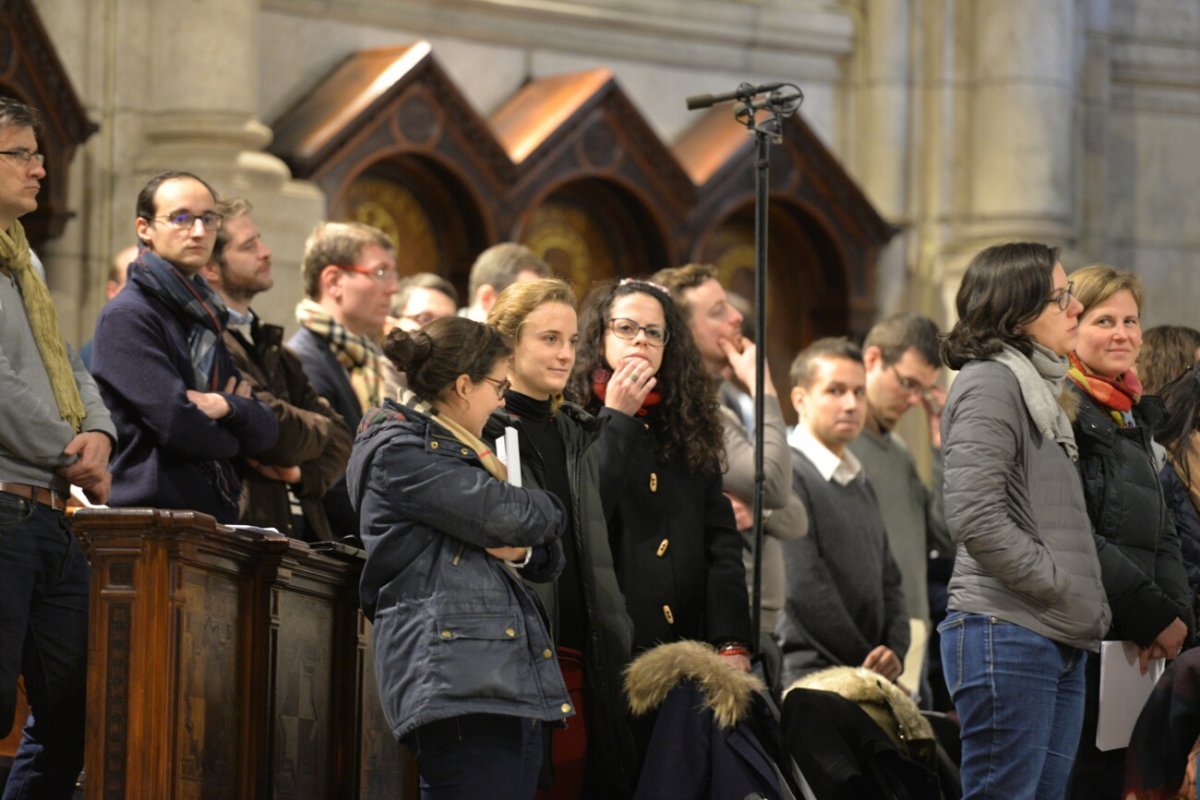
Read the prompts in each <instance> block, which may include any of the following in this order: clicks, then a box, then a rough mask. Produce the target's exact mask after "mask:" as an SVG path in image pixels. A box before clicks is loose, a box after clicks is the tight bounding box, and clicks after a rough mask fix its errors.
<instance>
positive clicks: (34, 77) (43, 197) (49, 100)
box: [0, 0, 97, 248]
mask: <svg viewBox="0 0 1200 800" xmlns="http://www.w3.org/2000/svg"><path fill="white" fill-rule="evenodd" d="M0 94H4V95H7V96H9V97H12V98H15V99H17V100H20V101H21V102H23V103H26V104H27V105H31V106H33V107H34V108H36V109H37V110H38V113H39V114H40V115H41V118H42V125H43V130H42V132H41V136H40V137H39V141H38V148H39V149H40V150H41V151H42V152H43V153H45V154H46V178H45V180H44V181H43V182H42V191H41V192H40V193H39V195H38V207H37V210H36V211H33V212H31V213H29V214H26V215H25V216H24V217H22V218H21V222H22V224H23V225H24V227H25V232H26V235H27V236H28V237H29V242H30V244H32V245H33V246H34V247H35V248H36V247H37V246H38V245H39V244H41V243H42V242H44V241H45V240H46V239H49V238H53V237H56V236H59V235H61V234H62V231H63V227H64V226H65V225H66V224H67V220H69V219H70V218H71V217H73V216H74V212H72V211H71V210H70V209H69V208H68V205H67V198H68V193H67V175H68V172H69V170H68V167H69V166H70V164H71V159H72V158H73V157H74V155H75V148H76V147H78V146H79V145H80V144H82V143H83V142H85V141H86V140H87V138H88V137H89V136H91V135H92V134H93V133H95V132H96V130H97V126H96V125H95V124H94V123H92V122H91V121H89V120H88V118H87V112H86V111H85V110H84V108H83V104H82V103H81V102H80V101H79V97H78V96H77V95H76V94H75V90H74V89H73V88H72V87H71V82H70V79H69V78H68V76H67V72H66V70H65V69H64V68H63V65H62V62H61V61H60V60H59V58H58V53H57V52H56V51H55V49H54V45H53V43H52V42H51V41H50V37H49V35H47V33H46V29H45V27H44V26H43V25H42V21H41V19H39V18H38V15H37V9H36V8H35V7H34V5H33V4H32V3H31V2H30V0H0Z"/></svg>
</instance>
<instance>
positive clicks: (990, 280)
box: [938, 244, 1110, 800]
mask: <svg viewBox="0 0 1200 800" xmlns="http://www.w3.org/2000/svg"><path fill="white" fill-rule="evenodd" d="M956 304H957V308H958V314H959V321H958V323H957V324H956V325H955V326H954V328H953V330H951V331H950V333H949V334H948V335H947V337H946V340H945V341H944V342H943V345H942V356H943V359H944V360H945V361H946V363H947V364H948V365H950V366H951V367H952V368H954V369H960V370H962V371H961V373H960V374H959V376H958V378H957V379H956V380H955V382H954V386H953V388H952V389H951V391H950V395H949V397H948V398H947V401H946V408H945V411H944V412H943V414H942V437H943V441H944V448H945V503H946V521H947V523H948V525H949V528H950V532H951V534H952V535H953V537H954V541H955V543H956V545H957V553H956V555H955V564H954V574H953V577H952V578H951V580H950V600H949V609H950V614H949V615H948V616H947V618H946V620H945V621H944V622H943V623H942V624H941V625H939V626H938V630H939V632H940V633H941V636H942V664H943V669H944V671H945V676H946V685H947V687H948V688H949V689H950V693H951V696H952V697H953V698H954V704H955V708H956V709H957V711H958V715H959V720H960V724H961V729H962V781H963V797H964V800H975V798H1017V797H1019V798H1038V799H1039V800H1042V799H1045V800H1049V799H1050V798H1062V797H1064V796H1065V794H1066V790H1067V786H1068V781H1069V777H1070V773H1071V766H1072V763H1073V761H1074V757H1075V750H1076V745H1077V744H1078V741H1079V733H1080V729H1081V725H1082V722H1083V687H1084V662H1085V655H1086V651H1088V650H1094V649H1096V648H1097V647H1098V645H1099V640H1100V638H1101V636H1103V634H1104V632H1105V630H1107V628H1108V624H1109V618H1110V615H1109V608H1108V603H1107V600H1106V599H1105V594H1104V587H1103V585H1102V583H1101V580H1100V565H1099V562H1098V560H1097V558H1096V548H1095V544H1094V542H1093V539H1092V532H1091V523H1090V522H1089V521H1088V516H1087V508H1086V506H1085V503H1084V497H1083V491H1082V487H1081V485H1080V481H1079V475H1078V472H1077V471H1076V469H1075V466H1074V463H1073V462H1074V460H1075V458H1076V457H1077V449H1076V445H1075V439H1074V436H1073V434H1072V430H1071V422H1070V420H1069V418H1068V416H1067V413H1066V411H1065V410H1064V409H1063V407H1062V406H1061V405H1060V402H1059V401H1060V399H1061V396H1062V395H1063V393H1064V379H1065V377H1066V373H1067V365H1068V363H1067V359H1066V357H1065V356H1066V354H1067V353H1069V352H1070V351H1071V349H1072V347H1073V345H1074V343H1075V336H1076V332H1077V329H1078V317H1079V314H1080V312H1081V310H1082V306H1080V304H1079V302H1078V301H1077V300H1076V299H1075V298H1074V297H1072V296H1071V286H1070V284H1069V283H1068V281H1067V276H1066V273H1065V272H1064V271H1063V268H1062V265H1061V264H1059V263H1058V256H1057V251H1055V250H1054V249H1052V248H1049V247H1046V246H1045V245H1041V244H1006V245H998V246H995V247H990V248H988V249H987V250H984V251H983V252H981V253H979V254H978V255H977V256H975V258H974V259H972V261H971V263H970V265H969V266H968V267H967V271H966V274H965V275H964V276H963V282H962V286H961V287H960V289H959V292H958V297H957V299H956Z"/></svg>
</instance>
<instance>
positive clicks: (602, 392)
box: [592, 369, 662, 417]
mask: <svg viewBox="0 0 1200 800" xmlns="http://www.w3.org/2000/svg"><path fill="white" fill-rule="evenodd" d="M611 379H612V372H610V371H609V370H606V369H598V370H596V371H595V372H593V373H592V391H593V392H595V393H596V397H599V398H600V402H601V403H603V402H604V398H605V397H607V396H608V382H609V381H610V380H611ZM661 402H662V395H661V394H659V393H658V392H656V391H655V390H653V389H651V390H650V394H648V395H646V399H645V400H643V401H642V407H641V408H639V409H638V410H637V416H639V417H644V416H646V415H647V414H649V413H650V409H652V408H654V406H656V405H658V404H659V403H661Z"/></svg>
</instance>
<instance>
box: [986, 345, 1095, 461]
mask: <svg viewBox="0 0 1200 800" xmlns="http://www.w3.org/2000/svg"><path fill="white" fill-rule="evenodd" d="M988 359H989V360H991V361H995V362H997V363H1000V364H1003V365H1004V366H1006V367H1008V368H1009V369H1010V370H1012V373H1013V375H1015V376H1016V377H1017V385H1018V386H1020V387H1021V397H1022V398H1023V399H1024V400H1025V407H1026V408H1028V409H1029V416H1031V417H1033V424H1034V425H1036V426H1037V429H1038V430H1039V431H1040V432H1041V434H1042V436H1045V437H1046V438H1048V439H1053V440H1054V441H1056V442H1058V443H1059V444H1060V445H1062V447H1063V449H1064V450H1066V451H1067V455H1068V456H1070V458H1071V460H1072V461H1077V460H1079V448H1078V447H1076V445H1075V432H1074V431H1073V430H1071V419H1070V417H1068V416H1067V412H1066V410H1065V409H1064V408H1063V407H1062V405H1060V404H1059V402H1058V398H1059V395H1061V394H1062V392H1063V385H1064V382H1065V381H1066V377H1067V367H1069V366H1070V362H1068V361H1067V359H1066V358H1065V357H1064V356H1058V355H1055V354H1054V352H1053V351H1051V350H1049V349H1047V348H1045V347H1043V346H1042V345H1040V344H1038V343H1036V342H1034V345H1033V353H1032V354H1031V355H1030V356H1029V357H1026V356H1025V355H1024V354H1023V353H1021V351H1020V350H1018V349H1016V348H1015V347H1013V346H1011V345H1007V344H1006V345H1004V349H1003V350H1001V351H1000V352H998V353H994V354H992V355H990V356H988Z"/></svg>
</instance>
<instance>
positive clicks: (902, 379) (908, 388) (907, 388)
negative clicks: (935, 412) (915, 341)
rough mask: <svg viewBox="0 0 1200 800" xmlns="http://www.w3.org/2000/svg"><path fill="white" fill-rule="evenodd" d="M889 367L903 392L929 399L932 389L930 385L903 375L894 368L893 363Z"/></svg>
mask: <svg viewBox="0 0 1200 800" xmlns="http://www.w3.org/2000/svg"><path fill="white" fill-rule="evenodd" d="M889 369H891V371H892V374H894V375H895V376H896V383H898V384H900V388H901V389H903V390H904V393H905V394H908V395H913V394H917V395H920V396H921V398H922V399H925V400H927V399H929V397H930V396H931V395H930V392H931V391H932V387H930V386H924V385H922V384H921V382H920V381H919V380H917V379H916V378H913V377H911V376H909V375H905V374H904V373H902V372H901V371H900V370H898V369H896V365H895V364H892V365H891V366H890V367H889Z"/></svg>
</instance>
